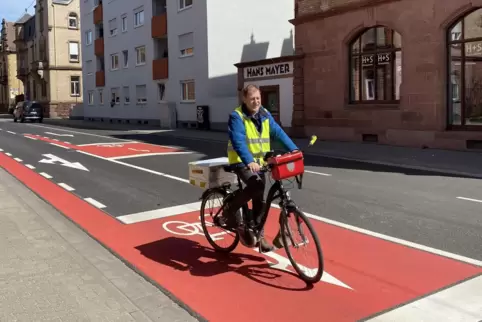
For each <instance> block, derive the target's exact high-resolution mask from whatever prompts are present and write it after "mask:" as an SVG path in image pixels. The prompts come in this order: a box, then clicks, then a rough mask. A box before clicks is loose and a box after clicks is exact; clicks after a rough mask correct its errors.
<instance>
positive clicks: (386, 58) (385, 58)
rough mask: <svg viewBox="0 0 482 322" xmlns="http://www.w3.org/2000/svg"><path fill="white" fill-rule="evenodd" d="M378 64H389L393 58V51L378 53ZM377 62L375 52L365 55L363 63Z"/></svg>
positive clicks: (371, 63) (365, 64)
mask: <svg viewBox="0 0 482 322" xmlns="http://www.w3.org/2000/svg"><path fill="white" fill-rule="evenodd" d="M376 59H377V65H386V64H389V63H390V62H391V60H392V53H379V54H376ZM374 63H375V54H371V55H363V56H362V64H363V65H364V66H367V65H373V64H374Z"/></svg>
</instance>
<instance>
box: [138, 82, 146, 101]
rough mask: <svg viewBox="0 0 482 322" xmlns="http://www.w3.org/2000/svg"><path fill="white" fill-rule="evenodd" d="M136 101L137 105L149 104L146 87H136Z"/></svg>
mask: <svg viewBox="0 0 482 322" xmlns="http://www.w3.org/2000/svg"><path fill="white" fill-rule="evenodd" d="M136 100H137V104H143V103H145V102H147V93H146V85H137V86H136Z"/></svg>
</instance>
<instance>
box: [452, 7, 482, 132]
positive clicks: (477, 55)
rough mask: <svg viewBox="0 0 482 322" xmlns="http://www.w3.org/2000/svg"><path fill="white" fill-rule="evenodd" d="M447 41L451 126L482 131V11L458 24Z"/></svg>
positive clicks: (475, 12) (472, 14)
mask: <svg viewBox="0 0 482 322" xmlns="http://www.w3.org/2000/svg"><path fill="white" fill-rule="evenodd" d="M447 41H448V56H449V63H450V67H449V71H448V79H447V83H448V105H449V113H448V116H449V120H448V121H449V125H451V126H471V127H473V126H479V128H478V129H480V130H482V8H481V9H478V10H475V11H472V12H471V13H469V14H467V15H466V16H464V17H462V18H461V19H460V20H458V21H457V22H455V23H454V24H453V25H452V26H451V27H450V28H449V30H448V35H447ZM462 49H463V50H462Z"/></svg>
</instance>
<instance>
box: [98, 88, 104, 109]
mask: <svg viewBox="0 0 482 322" xmlns="http://www.w3.org/2000/svg"><path fill="white" fill-rule="evenodd" d="M99 104H101V105H104V90H103V89H99Z"/></svg>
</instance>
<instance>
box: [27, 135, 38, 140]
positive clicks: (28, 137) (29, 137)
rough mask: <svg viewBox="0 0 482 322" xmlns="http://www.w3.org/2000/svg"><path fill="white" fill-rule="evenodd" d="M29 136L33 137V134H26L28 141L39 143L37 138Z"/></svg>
mask: <svg viewBox="0 0 482 322" xmlns="http://www.w3.org/2000/svg"><path fill="white" fill-rule="evenodd" d="M28 135H32V134H25V135H24V136H25V137H26V138H27V139H30V140H34V141H37V139H36V138H33V137H31V136H28Z"/></svg>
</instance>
